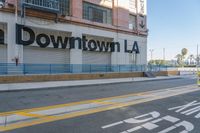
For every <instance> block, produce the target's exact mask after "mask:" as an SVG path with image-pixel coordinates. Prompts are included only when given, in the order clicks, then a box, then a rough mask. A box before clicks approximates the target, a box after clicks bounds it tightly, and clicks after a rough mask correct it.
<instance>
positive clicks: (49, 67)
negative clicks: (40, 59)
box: [49, 64, 51, 74]
mask: <svg viewBox="0 0 200 133" xmlns="http://www.w3.org/2000/svg"><path fill="white" fill-rule="evenodd" d="M49 74H51V64H49Z"/></svg>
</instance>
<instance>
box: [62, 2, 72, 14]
mask: <svg viewBox="0 0 200 133" xmlns="http://www.w3.org/2000/svg"><path fill="white" fill-rule="evenodd" d="M70 1H71V0H60V13H61V15H63V16H69V15H70V11H71V10H70V8H71V6H70V3H71V2H70Z"/></svg>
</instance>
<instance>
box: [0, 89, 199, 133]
mask: <svg viewBox="0 0 200 133" xmlns="http://www.w3.org/2000/svg"><path fill="white" fill-rule="evenodd" d="M190 90H191V89H190ZM194 91H198V90H193V91H192V90H191V91H188V92H185V93H189V92H194ZM146 94H148V93H146ZM179 94H184V93H180V92H179V93H175V94H172V95H168V96H159V97H158V96H157V97H147V98H145V99H139V100H135V101H131V102H126V103H115V104H112V105H110V106H107V107H98V108H95V109H88V110H84V111H79V112H73V113H69V114H65V115H60V116H44V117H41V118H39V119H36V120H32V121H26V122H21V123H17V124H9V125H7V126H5V127H3V126H2V127H0V131H9V130H14V129H18V128H24V127H28V126H34V125H38V124H42V123H48V122H53V121H58V120H63V119H69V118H74V117H78V116H83V115H89V114H94V113H98V112H103V111H108V110H113V109H117V108H122V107H127V106H131V105H136V104H140V103H145V102H150V101H153V100H159V99H164V98H167V97H171V96H176V95H179ZM130 95H136V94H129V95H128V96H130ZM116 97H117V98H122V97H127V95H124V96H116ZM116 97H115V98H116ZM102 99H106V100H108V99H114V98H112V97H110V98H102ZM102 99H101V100H102ZM101 100H100V99H98V100H89V101H93V102H101ZM83 102H85V101H83ZM102 102H103V101H102ZM77 103H82V102H76V103H75V104H77ZM71 104H74V103H71ZM62 105H69V104H62ZM59 106H61V105H59ZM50 107H51V106H50ZM54 107H55V106H54ZM29 110H31V111H34V110H33V109H29ZM18 113H19V111H18ZM22 115H23V114H22ZM24 115H26V114H24Z"/></svg>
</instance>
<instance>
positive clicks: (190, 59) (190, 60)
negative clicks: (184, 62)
mask: <svg viewBox="0 0 200 133" xmlns="http://www.w3.org/2000/svg"><path fill="white" fill-rule="evenodd" d="M193 59H194V55H193V54H191V55H189V56H188V60H189V62H190V65H191V64H192V63H191V62H192V60H193Z"/></svg>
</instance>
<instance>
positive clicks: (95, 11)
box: [83, 2, 112, 24]
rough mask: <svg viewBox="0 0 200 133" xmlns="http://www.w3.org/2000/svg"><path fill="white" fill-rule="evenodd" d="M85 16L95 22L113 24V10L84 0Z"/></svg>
mask: <svg viewBox="0 0 200 133" xmlns="http://www.w3.org/2000/svg"><path fill="white" fill-rule="evenodd" d="M83 18H84V19H87V20H90V21H94V22H99V23H105V24H112V10H111V9H109V8H105V7H101V6H97V5H94V4H90V3H88V2H84V3H83Z"/></svg>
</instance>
